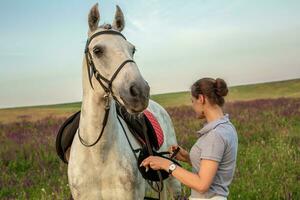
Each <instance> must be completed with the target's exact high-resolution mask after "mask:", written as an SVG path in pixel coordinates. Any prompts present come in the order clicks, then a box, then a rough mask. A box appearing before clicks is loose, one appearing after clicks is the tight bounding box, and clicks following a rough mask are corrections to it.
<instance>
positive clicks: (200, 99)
mask: <svg viewBox="0 0 300 200" xmlns="http://www.w3.org/2000/svg"><path fill="white" fill-rule="evenodd" d="M197 100H198V101H199V103H200V104H205V96H204V95H203V94H199V97H198V99H197Z"/></svg>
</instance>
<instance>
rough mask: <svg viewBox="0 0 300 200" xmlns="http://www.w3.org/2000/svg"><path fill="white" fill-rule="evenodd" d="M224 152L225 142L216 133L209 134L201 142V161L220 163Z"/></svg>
mask: <svg viewBox="0 0 300 200" xmlns="http://www.w3.org/2000/svg"><path fill="white" fill-rule="evenodd" d="M224 152H225V141H224V139H223V138H222V137H221V136H220V135H219V134H218V133H217V132H210V133H208V134H207V135H206V137H205V138H204V140H203V146H202V148H201V156H200V158H201V159H208V160H214V161H217V162H220V161H221V160H222V158H223V154H224Z"/></svg>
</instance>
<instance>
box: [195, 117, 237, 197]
mask: <svg viewBox="0 0 300 200" xmlns="http://www.w3.org/2000/svg"><path fill="white" fill-rule="evenodd" d="M197 133H198V134H199V139H198V140H197V141H196V143H195V144H194V146H193V147H192V148H191V151H190V159H191V163H192V166H193V173H198V172H199V170H201V169H200V160H201V159H208V160H214V161H217V162H219V167H218V171H217V173H216V176H215V178H214V180H213V183H212V184H211V186H210V188H209V190H208V191H207V192H206V193H203V194H201V193H199V192H197V191H195V190H193V189H192V190H191V197H194V198H210V197H213V196H215V195H221V196H225V197H227V196H228V194H229V189H228V186H229V185H230V183H231V181H232V178H233V175H234V170H235V166H236V158H237V148H238V137H237V133H236V130H235V128H234V126H233V125H232V123H231V122H230V121H229V116H228V114H226V115H224V116H223V117H222V118H220V119H218V120H215V121H212V122H209V123H206V124H205V125H204V127H203V128H202V129H201V130H200V131H198V132H197Z"/></svg>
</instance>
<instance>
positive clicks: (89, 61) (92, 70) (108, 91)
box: [78, 29, 135, 147]
mask: <svg viewBox="0 0 300 200" xmlns="http://www.w3.org/2000/svg"><path fill="white" fill-rule="evenodd" d="M104 34H110V35H119V36H121V37H122V38H124V39H125V40H126V38H125V36H124V35H122V34H121V33H120V32H118V31H114V30H111V29H107V30H104V31H99V32H97V33H95V34H93V35H92V36H91V37H90V38H88V39H87V41H86V45H85V50H84V53H85V60H86V66H87V71H88V76H89V77H88V78H89V82H90V85H91V87H92V88H93V89H94V87H93V84H92V81H91V79H92V76H94V77H95V78H96V80H97V81H98V82H99V84H100V85H101V87H102V88H103V89H104V92H105V95H104V98H105V115H104V119H103V122H102V130H101V133H100V134H99V136H98V138H97V140H96V141H95V142H93V143H92V144H87V143H86V142H85V141H84V140H83V139H82V137H81V136H80V133H79V129H78V136H79V140H80V142H81V144H83V145H84V146H86V147H91V146H94V145H95V144H97V142H98V141H99V140H100V138H101V136H102V134H103V132H104V128H105V126H106V123H107V119H108V113H109V109H110V100H109V96H110V95H111V96H112V97H113V98H114V99H115V100H116V102H117V103H119V101H118V99H117V98H116V97H115V95H114V93H113V90H112V83H113V81H114V80H115V78H116V77H117V75H118V74H119V72H120V71H121V69H122V68H123V67H124V66H125V65H126V64H127V63H130V62H131V63H135V62H134V60H132V59H127V60H125V61H123V62H122V63H121V64H120V66H119V67H118V68H117V70H116V71H115V73H114V74H113V75H112V77H111V78H110V80H109V79H107V78H105V77H104V76H103V75H102V74H101V73H100V72H99V71H98V70H97V69H96V67H95V64H94V62H93V57H92V55H91V53H90V51H89V45H90V43H91V42H92V40H93V39H94V38H95V37H97V36H99V35H104ZM103 81H104V82H105V83H106V84H107V86H105V84H104V83H103ZM119 104H120V103H119Z"/></svg>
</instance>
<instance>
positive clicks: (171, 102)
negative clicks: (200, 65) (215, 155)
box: [0, 79, 300, 123]
mask: <svg viewBox="0 0 300 200" xmlns="http://www.w3.org/2000/svg"><path fill="white" fill-rule="evenodd" d="M279 97H300V79H294V80H287V81H278V82H270V83H260V84H253V85H243V86H234V87H230V88H229V95H228V97H226V101H228V102H232V101H237V100H243V101H245V100H254V99H262V98H272V99H274V98H279ZM151 99H153V100H154V101H156V102H158V103H159V104H161V105H162V106H164V107H174V106H181V105H190V94H189V92H176V93H168V94H158V95H152V96H151ZM80 106H81V102H74V103H66V104H56V105H44V106H32V107H20V108H9V109H0V123H9V122H14V121H22V120H23V119H26V120H30V121H36V120H39V119H41V118H43V117H48V116H52V117H65V116H68V115H70V114H71V113H74V112H76V111H77V110H79V109H80Z"/></svg>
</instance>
